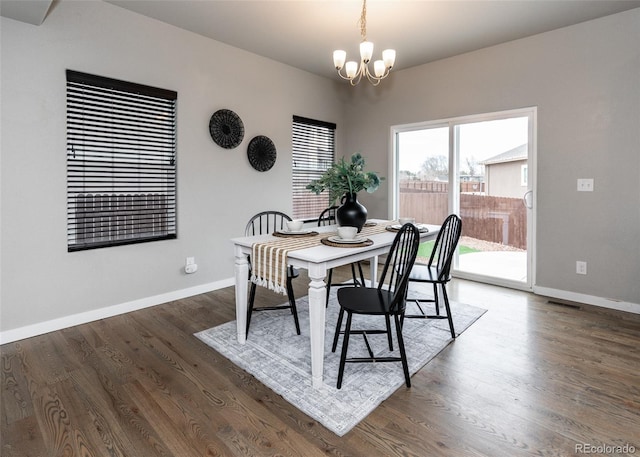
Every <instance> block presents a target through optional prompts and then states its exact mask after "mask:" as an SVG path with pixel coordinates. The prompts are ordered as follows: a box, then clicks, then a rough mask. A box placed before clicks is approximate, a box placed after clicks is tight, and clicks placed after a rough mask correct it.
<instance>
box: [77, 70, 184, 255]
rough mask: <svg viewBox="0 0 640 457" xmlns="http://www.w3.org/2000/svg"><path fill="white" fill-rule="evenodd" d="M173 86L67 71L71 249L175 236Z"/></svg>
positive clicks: (174, 117) (174, 108)
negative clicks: (162, 86)
mask: <svg viewBox="0 0 640 457" xmlns="http://www.w3.org/2000/svg"><path fill="white" fill-rule="evenodd" d="M176 101H177V93H176V92H174V91H170V90H165V89H158V88H154V87H149V86H144V85H141V84H134V83H129V82H125V81H118V80H114V79H110V78H104V77H101V76H95V75H89V74H86V73H79V72H76V71H71V70H67V248H68V250H69V251H77V250H82V249H92V248H99V247H106V246H115V245H121V244H130V243H139V242H144V241H154V240H163V239H170V238H175V237H176Z"/></svg>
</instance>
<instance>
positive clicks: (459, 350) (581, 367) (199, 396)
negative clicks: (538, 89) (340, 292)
mask: <svg viewBox="0 0 640 457" xmlns="http://www.w3.org/2000/svg"><path fill="white" fill-rule="evenodd" d="M344 273H345V271H344V270H343V271H340V272H338V273H336V274H337V275H338V274H339V275H340V276H342V277H343V279H346V276H345V275H344ZM338 279H340V278H338ZM295 283H296V295H297V296H300V295H304V294H305V293H306V286H307V278H306V277H305V276H304V275H303V277H301V278H299V279H297V280H296V281H295ZM449 290H450V295H451V297H452V299H453V300H456V301H460V302H465V303H469V304H473V305H476V306H480V307H483V308H486V309H488V312H487V313H486V314H485V315H484V316H483V317H482V318H481V319H480V320H479V321H478V322H476V323H475V324H474V325H472V326H471V327H470V328H469V329H468V330H467V331H466V332H464V333H463V334H462V335H461V336H460V337H459V338H457V340H456V341H455V342H454V343H452V344H451V345H449V346H448V347H447V348H446V349H445V350H444V351H443V352H442V353H440V354H439V355H438V357H436V358H435V359H434V360H433V361H431V362H430V363H429V364H427V365H426V366H425V367H424V368H423V369H422V370H420V371H419V372H418V373H417V374H416V375H415V376H414V377H413V378H412V384H413V387H412V388H411V389H407V388H405V387H401V388H400V389H398V391H397V392H395V394H393V395H392V396H391V397H390V398H389V399H388V400H386V401H385V402H384V403H383V404H382V405H381V406H379V407H378V408H377V409H376V410H375V411H374V412H373V413H372V414H370V415H369V416H368V417H367V418H366V419H365V420H364V421H362V422H361V423H360V424H359V425H358V426H357V427H356V428H355V429H353V430H352V431H351V432H349V433H348V434H346V435H345V436H344V437H338V436H336V435H334V434H333V433H332V432H330V431H328V430H326V429H325V428H324V427H323V426H322V425H320V424H318V423H317V422H315V421H314V420H312V419H310V418H309V417H308V416H306V415H305V414H303V413H301V412H300V411H299V410H297V409H296V408H294V407H293V406H291V405H289V403H287V402H286V401H284V400H283V399H282V398H280V397H279V396H278V395H275V394H274V393H273V392H272V391H271V390H270V389H268V388H266V387H265V386H264V385H262V384H261V383H260V382H258V381H256V380H255V379H254V378H253V377H252V376H250V375H248V374H247V373H246V372H244V371H243V370H241V369H239V368H237V367H236V366H235V365H234V364H232V363H231V362H229V361H228V360H227V359H225V358H224V357H222V356H220V355H219V354H218V353H216V352H215V351H213V350H212V349H210V348H209V347H208V346H206V345H205V344H203V343H202V342H200V340H198V339H196V338H195V337H194V336H193V333H194V332H197V331H200V330H203V329H206V328H209V327H213V326H215V325H218V324H221V323H223V322H226V321H229V320H233V319H234V318H235V305H234V291H233V288H226V289H223V290H220V291H216V292H211V293H207V294H203V295H199V296H195V297H191V298H188V299H184V300H178V301H175V302H171V303H166V304H163V305H159V306H156V307H153V308H148V309H145V310H141V311H137V312H132V313H129V314H126V315H122V316H117V317H113V318H110V319H104V320H101V321H97V322H92V323H89V324H85V325H80V326H77V327H72V328H68V329H65V330H61V331H57V332H52V333H49V334H47V335H42V336H38V337H34V338H30V339H27V340H23V341H19V342H16V343H11V344H6V345H3V346H2V347H1V350H2V397H1V400H2V406H1V410H2V425H1V427H2V428H1V442H2V444H1V449H2V457H14V456H32V457H35V456H42V457H51V456H105V457H107V456H110V457H113V456H130V457H146V456H176V457H191V456H210V455H211V456H214V455H215V456H223V455H233V456H262V455H264V456H316V455H317V456H320V455H335V456H366V457H370V456H487V457H497V456H509V457H511V456H534V455H535V456H572V455H582V454H590V455H636V456H640V316H638V315H633V314H629V313H622V312H616V311H611V310H605V309H600V308H596V307H592V306H586V305H579V306H578V307H572V306H564V305H559V304H552V303H548V301H547V300H546V299H545V298H543V297H537V296H534V295H532V294H529V293H524V292H520V291H514V290H509V289H503V288H498V287H493V286H488V285H483V284H478V283H473V282H469V281H462V280H454V282H453V283H452V284H451V285H450V288H449ZM259 293H260V299H261V300H269V301H272V302H274V303H276V302H282V301H284V297H283V296H279V295H275V294H271V293H270V292H268V291H265V290H263V291H259ZM330 325H331V324H330ZM598 446H600V448H598ZM615 446H620V448H616V447H615ZM624 446H626V448H625V447H624ZM603 447H605V448H603Z"/></svg>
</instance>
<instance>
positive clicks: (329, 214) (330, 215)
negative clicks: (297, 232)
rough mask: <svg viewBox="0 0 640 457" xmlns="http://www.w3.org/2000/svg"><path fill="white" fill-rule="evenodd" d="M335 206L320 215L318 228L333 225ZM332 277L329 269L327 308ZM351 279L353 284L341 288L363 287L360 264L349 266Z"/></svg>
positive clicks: (331, 270)
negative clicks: (358, 275)
mask: <svg viewBox="0 0 640 457" xmlns="http://www.w3.org/2000/svg"><path fill="white" fill-rule="evenodd" d="M337 209H338V207H337V206H330V207H329V208H327V209H325V210H324V211H322V213H320V216H319V217H318V227H324V226H325V225H333V224H335V223H336V222H337V221H336V210H337ZM356 267H358V273H360V279H358V278H357V276H356ZM332 277H333V268H331V269H329V273H328V274H327V298H326V304H325V306H329V292H330V291H331V286H332V285H333V284H332V283H331V278H332ZM351 277H352V278H353V282H351V283H349V282H347V283H340V285H341V286H350V285H351V286H358V287H359V286H364V285H365V282H364V274H363V272H362V265H361V264H360V262H354V263H352V264H351Z"/></svg>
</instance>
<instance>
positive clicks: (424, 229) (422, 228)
mask: <svg viewBox="0 0 640 457" xmlns="http://www.w3.org/2000/svg"><path fill="white" fill-rule="evenodd" d="M414 225H415V226H416V227H417V228H418V231H419V232H423V233H424V232H428V231H429V229H428V228H427V226H426V225H423V224H414ZM391 228H392V229H393V230H400V229H401V228H402V225H400V224H393V225H392V226H391Z"/></svg>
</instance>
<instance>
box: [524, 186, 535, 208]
mask: <svg viewBox="0 0 640 457" xmlns="http://www.w3.org/2000/svg"><path fill="white" fill-rule="evenodd" d="M522 203H524V206H525V207H526V208H527V209H532V208H533V191H532V190H528V191H526V192H525V193H524V195H523V196H522Z"/></svg>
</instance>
